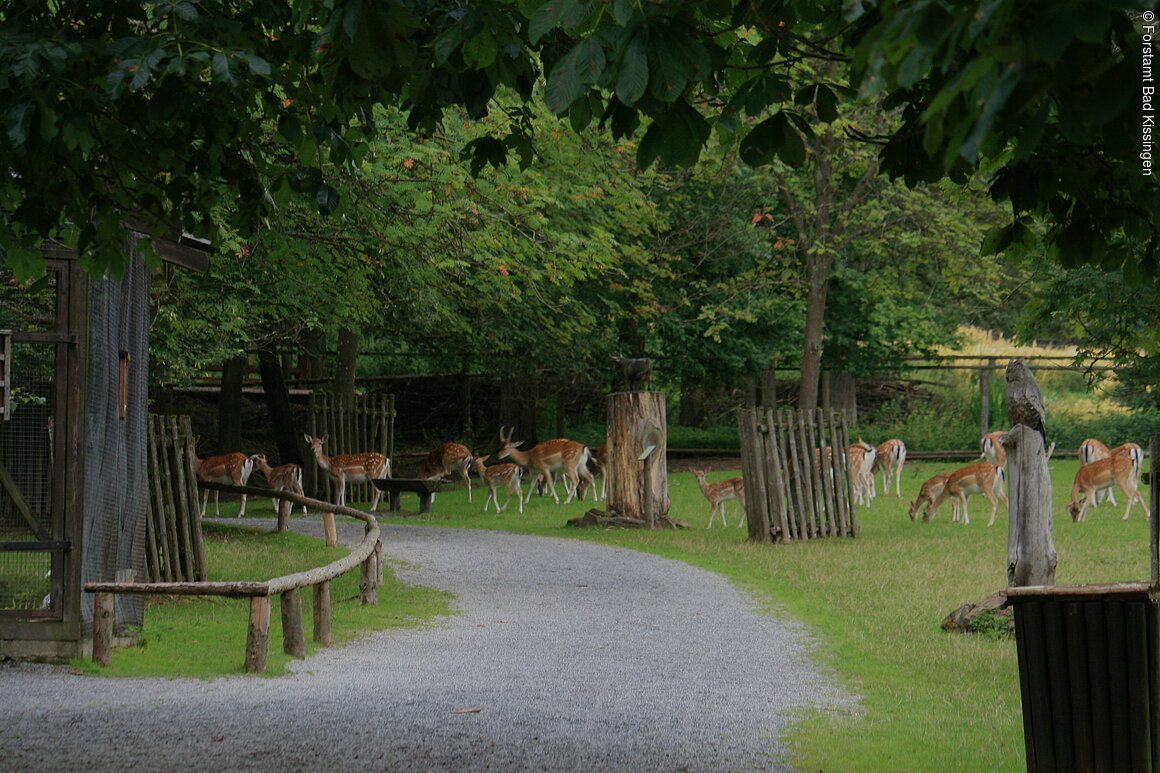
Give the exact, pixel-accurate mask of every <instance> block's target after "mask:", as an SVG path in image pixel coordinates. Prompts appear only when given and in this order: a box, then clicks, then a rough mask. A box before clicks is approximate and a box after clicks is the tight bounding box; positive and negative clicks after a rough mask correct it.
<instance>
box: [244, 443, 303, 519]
mask: <svg viewBox="0 0 1160 773" xmlns="http://www.w3.org/2000/svg"><path fill="white" fill-rule="evenodd" d="M250 459H251V460H252V461H253V462H254V469H255V470H257V471H258V472H260V473H262V475H264V476H265V477H266V482H267V483H269V484H270V488H272V489H274V490H275V491H289V492H290V493H291V494H297V495H298V496H300V497H302V496H306V494H305V493H304V492H303V491H302V467H301V466H299V465H297V464H294V463H293V462H290V463H288V464H280V465H278V466H277V467H271V466H270V463H269V462H267V461H266V455H265V454H254V455H253V456H251V457H250ZM273 501H274V512H275V513H277V512H279V508H280V505H281V500H279V499H274V500H273ZM290 509H291V510H293V509H294V508H293V507H291V508H290ZM302 514H303V515H306V505H302Z"/></svg>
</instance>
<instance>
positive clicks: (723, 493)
mask: <svg viewBox="0 0 1160 773" xmlns="http://www.w3.org/2000/svg"><path fill="white" fill-rule="evenodd" d="M706 474H707V471H706V470H693V475H695V476H696V477H697V483H698V484H699V485H700V486H701V493H702V494H704V495H705V499H708V500H709V525H708V526H707V527H705V528H707V529H712V528H713V519H714V518H715V517H716V516H717V513H720V514H721V525H722V526H725V527H728V526H729V524H728V523H727V522H726V521H725V503H726V502H727V501H729V500H730V499H736V500H737V503H738V504H739V505H741V518H740V519H738V522H737V528H739V529H740V528H741V527H742V526H744V525H745V478H743V477H741V476H740V475H738V476H737V477H735V478H729V479H728V480H719V481H716V482H715V483H708V482H706V480H705V475H706Z"/></svg>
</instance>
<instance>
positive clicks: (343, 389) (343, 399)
mask: <svg viewBox="0 0 1160 773" xmlns="http://www.w3.org/2000/svg"><path fill="white" fill-rule="evenodd" d="M358 348H359V337H358V333H356V332H354V331H353V330H351V329H350V328H347V327H343V328H339V330H338V357H337V359H336V362H335V368H334V396H335V399H336V400H337V402H338V407H339V410H340V416H341V417H342V419H341V429H339V432H338V435H339V437H338V438H337V441H338V442H337V443H335V444H334V445H332V446H330V453H331V454H334V453H336V452H338V451H342V452H343V453H355V452H356V451H357V449H354V448H349V447H348V444H349V443H351V442H352V434H353V426H352V424H351V419H352V417H353V416H354V377H355V365H356V363H357V361H358Z"/></svg>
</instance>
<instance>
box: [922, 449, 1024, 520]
mask: <svg viewBox="0 0 1160 773" xmlns="http://www.w3.org/2000/svg"><path fill="white" fill-rule="evenodd" d="M972 494H982V495H983V496H985V497H986V498H987V499H988V500H989V501H990V502H991V518H990V520H988V521H987V525H988V526H993V525H994V524H995V513H996V511H998V509H999V499H1002V500H1003V504H1007V493H1006V492H1005V491H1003V468H1002V467H1000V466H999V465H997V464H991V463H990V462H979V463H978V464H972V465H969V466H967V467H963V468H961V469H958V470H955V471H954V472H952V473H951V474H950V476H949V477H948V478H947V480H946V485H945V486H944V487H943V490H942V491H941V492H940V493H939V494H937V495H936V496H935V498H934V500H933V501H931V503H930V507H929V508H928V510H927V512H928V513H929V514H930V516H929V517H933V516H934V514H935V513H936V512H937V511H938V508H939V505H941V504H942V503H943V500H944V499H946V498H947V497H955V498H956V499H958V501H959V505H960V506H961V508H962V513H963V523H964V524H969V523H970V522H971V514H970V512H969V511H968V510H967V497H969V496H971V495H972ZM996 495H998V496H997V497H996ZM929 517H926V516H924V520H929Z"/></svg>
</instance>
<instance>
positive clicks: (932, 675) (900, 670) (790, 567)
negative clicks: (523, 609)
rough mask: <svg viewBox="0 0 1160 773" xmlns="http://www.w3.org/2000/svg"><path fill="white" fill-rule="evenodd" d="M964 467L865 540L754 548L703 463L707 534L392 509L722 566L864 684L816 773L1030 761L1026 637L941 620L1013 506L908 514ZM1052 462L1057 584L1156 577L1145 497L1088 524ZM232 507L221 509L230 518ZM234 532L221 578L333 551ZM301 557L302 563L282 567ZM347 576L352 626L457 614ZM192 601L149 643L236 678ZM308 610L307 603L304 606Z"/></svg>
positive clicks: (679, 489)
mask: <svg viewBox="0 0 1160 773" xmlns="http://www.w3.org/2000/svg"><path fill="white" fill-rule="evenodd" d="M956 466H958V465H953V464H917V463H910V464H907V466H906V470H905V473H904V478H903V497H902V498H898V497H895V496H888V495H880V496H879V497H878V499H877V500H875V502H874V504H873V505H872V506H871V507H869V508H860V509H859V522H860V526H861V534H860V535H859V537H858V538H857V539H841V538H834V539H827V540H816V541H811V542H805V543H800V544H794V545H756V544H751V543H749V542H747V541H746V540H745V538H744V532H743V530H739V529H737V528H735V524H736V516H737V512H738V511H737V503H736V502H729V503H727V507H728V515H729V519H730V526H729V528H727V529H722V528H720V527H719V526H717V527H715V528H714V529H712V530H706V529H705V528H704V526H705V524H706V523H707V522H708V514H709V505H708V503H707V502H706V501H705V499H704V498H703V497H702V495H701V493H700V490H699V488H698V487H697V483H696V480H695V479H694V478H693V476H692V474H690V473H677V474H674V475H672V476H671V477H670V486H671V488H670V496H671V502H672V509H671V512H670V514H671V515H672V516H674V517H676V518H679V519H683V520H685V521H687V522H689V523H690V524H692V525H693V526H694V527H695V528H693V529H687V530H681V531H675V532H672V531H666V532H640V531H630V530H608V531H603V530H578V529H573V528H570V527H567V526H566V525H565V524H566V521H567V520H568V519H569V518H572V517H575V516H578V515H581V514H582V513H583V512H584V511H585V510H586V509H588V508H589V507H592V506H593V505H592V503H591V501H589V502H586V503H585V504H579V503H573V504H571V505H568V506H566V507H565V506H557V505H555V504H553V503H552V501H551V499H547V498H534V499H533V501H532V503H531V504H530V506H529V507H528V509H527V511H526V512H525V513H524V514H523V515H520V514H519V513H517V512H516V510H515V507H514V505H513V506H512V507H511V508H510V509H509V510H508V511H507V512H505V513H503V514H502V515H496V514H495V513H494V512H489V513H487V514H485V513H483V498H484V493H483V491H481V490H480V488H479V487H478V485H477V486H476V489H475V502H474V503H473V504H471V505H469V504H468V503H467V497H466V493H465V492H464V491H463V490H462V489H461V488H459V487H458V486H456V485H455V484H448V485H447V487H446V490H445V491H444V492H442V493H440V494H439V496H438V497H437V500H436V503H435V512H434V513H432V514H429V515H426V516H421V517H417V516H416V517H409V518H400V519H385V520H391V521H396V520H397V521H398V522H400V523H408V524H415V525H432V526H450V527H470V528H483V529H504V530H510V531H517V532H522V533H528V534H539V535H547V536H555V537H570V538H582V539H589V540H593V541H598V542H603V543H608V544H615V545H618V546H624V547H628V548H634V549H638V550H644V551H649V552H654V553H658V554H661V555H664V556H668V557H672V558H675V559H679V560H682V561H686V562H688V563H690V564H695V565H697V566H701V567H704V568H707V569H710V570H712V571H716V572H719V573H721V574H723V575H725V576H727V577H729V578H730V579H731V580H733V581H734V582H735V583H736V584H737V586H738V587H739V588H741V589H743V590H744V591H745V592H746V593H748V594H749V595H750V596H751V597H752V598H753V599H754V602H755V604H756V605H757V606H758V607H759V608H760V609H763V610H768V613H769V614H773V615H782V614H784V615H790V616H792V617H794V618H796V619H798V620H801V621H803V622H805V623H807V624H808V625H809V626H810V627H811V629H812V632H813V633H814V634H815V636H816V640H817V642H816V659H817V661H818V663H819V665H820V666H821V667H822V668H823V669H825V670H827V671H828V672H830V673H832V674H833V676H834V678H835V679H837V680H839V681H840V682H841V683H843V684H844V685H846V686H847V687H848V688H849V689H850V690H852V691H854V692H856V693H857V694H859V695H860V696H861V698H862V701H861V710H860V711H859V712H858V713H856V714H851V715H848V716H841V717H824V716H815V717H804V718H802V719H801V720H800V721H799V722H798V723H797V724H796V726H795V728H794V730H793V732H792V735H791V737H790V738H789V741H790V743H791V746H792V753H793V761H794V762H795V764H797V765H798V766H799V767H800V768H801V769H803V770H809V771H841V772H843V773H845V772H847V771H850V772H852V771H928V770H932V771H933V770H939V771H945V770H961V771H981V770H987V771H1002V770H1010V771H1016V770H1024V769H1025V764H1024V750H1023V734H1022V715H1021V709H1020V702H1019V681H1018V671H1017V663H1016V654H1015V642H1014V640H1013V639H1011V638H1005V637H998V638H996V637H988V636H978V635H961V634H951V633H947V632H944V631H943V630H941V628H940V627H939V623H940V622H941V621H942V619H943V617H944V616H945V615H946V614H947V613H949V612H950V611H952V610H953V609H955V608H957V607H959V606H960V605H962V604H964V603H968V602H973V601H978V600H980V599H982V598H983V597H985V596H987V595H988V594H990V593H991V592H992V591H995V590H998V589H1000V588H1002V587H1004V586H1005V584H1006V569H1005V566H1006V560H1007V513H1006V510H1005V508H1004V507H1003V506H1002V505H1000V509H999V516H998V518H997V519H996V523H995V525H994V526H993V527H991V528H987V526H986V514H987V512H988V510H989V505H988V504H987V503H986V501H985V500H984V499H982V498H981V497H974V498H972V501H971V512H972V522H971V524H970V525H969V526H964V525H963V524H958V523H951V522H950V506H949V503H944V505H943V507H942V508H941V509H940V511H939V513H938V514H937V516H936V517H935V519H934V520H933V521H932V522H930V523H922V522H917V523H916V522H912V521H910V520H909V519H908V518H907V515H906V510H907V506H908V504H909V502H910V499H911V498H913V496H914V495H915V493H916V492H917V490H918V488H919V486H920V485H921V483H922V481H923V480H925V479H926V478H927V477H929V476H930V475H933V474H935V473H936V472H941V471H944V470H948V469H953V468H955V467H956ZM1051 466H1052V476H1053V481H1054V513H1055V544H1056V549H1057V551H1058V554H1059V568H1058V573H1057V581H1058V582H1059V583H1061V584H1072V583H1087V582H1112V581H1121V580H1141V579H1147V578H1148V572H1149V559H1148V525H1147V522H1146V521H1145V520H1144V518H1143V514H1142V512H1141V511H1140V510H1139V508H1138V507H1137V508H1135V509H1134V510H1133V513H1132V517H1131V518H1130V519H1129V520H1128V521H1121V520H1120V514H1121V513H1122V510H1123V500H1122V498H1121V504H1120V505H1119V506H1118V507H1115V508H1113V507H1111V506H1109V505H1105V506H1101V507H1099V508H1097V509H1095V510H1094V511H1092V512H1090V513H1089V515H1088V520H1087V522H1085V523H1082V524H1073V523H1072V522H1071V520H1070V518H1069V517H1068V516H1067V514H1066V510H1065V508H1066V505H1067V501H1068V492H1069V489H1070V486H1071V480H1072V477H1073V476H1074V474H1075V470H1076V466H1077V465H1076V462H1075V461H1073V460H1055V461H1053V463H1052V465H1051ZM732 474H736V472H732V473H729V472H715V473H712V474H710V476H709V479H710V480H719V479H721V478H724V477H729V476H730V475H732ZM1145 496H1147V491H1146V490H1145ZM364 504H365V503H364ZM403 504H404V507H411V508H413V507H416V498H415V497H414V496H408V495H404V501H403ZM225 507H226V506H225V505H224V504H223V512H224V510H225ZM233 507H236V505H233ZM269 508H270V504H269V502H268V501H261V500H251V508H250V509H251V513H252V514H253V515H254V516H269V515H270V514H271V513H270V512H269ZM243 522H244V521H243ZM227 535H228V532H226V534H225V535H223V534H221V533H219V534H218V535H217V536H215V537H212V539H211V545H212V547H211V552H210V555H211V560H212V562H213V565H214V569H213V577H212V579H259V578H262V577H264V576H273V574H276V573H282V571H281V570H279V571H277V572H269V571H266V573H265V575H264V574H263V570H261V569H259V568H258V567H257V566H255V565H254V563H255V562H254V561H253V560H252V555H253V554H254V553H261V552H262V551H272V552H274V553H276V554H278V555H279V556H282V555H283V554H284V553H285V552H286V550H287V546H299V545H301V546H302V549H303V550H304V551H306V553H307V554H309V555H308V556H304V557H303V559H302V560H303V561H306V562H307V563H309V561H310V560H314V561H315V562H317V559H318V557H319V556H320V555H323V554H322V553H320V552H319V551H320V550H321V551H326V550H327V549H325V548H319V546H318V543H317V541H316V540H309V539H305V538H299V537H295V536H294V535H270V534H265V535H257V536H248V537H244V538H243V537H231V536H227ZM235 541H236V542H237V545H236V546H235V544H234V543H235ZM331 550H334V551H337V552H335V553H334V555H338V554H340V553H341V550H340V549H331ZM223 554H228V555H230V556H232V557H231V558H229V559H228V560H226V559H223V558H221V556H222V555H223ZM325 555H326V556H329V555H331V554H330V553H325ZM283 557H284V556H283ZM311 557H313V558H311ZM325 560H332V559H331V558H325ZM267 568H268V567H267ZM298 568H302V567H300V566H293V567H290V568H288V569H286V570H285V571H294V570H296V569H298ZM251 570H252V571H251ZM388 574H389V572H388ZM348 582H350V583H351V586H350V587H349V588H347V589H345V590H338V589H336V590H335V592H334V594H333V595H334V598H335V599H336V600H340V599H341V600H344V601H343V603H342V604H340V605H338V606H336V609H335V613H334V620H335V624H336V626H337V625H339V624H340V623H341V624H342V625H343V626H344V627H345V633H343V634H341V635H340V638H343V637H345V638H349V637H350V636H354V635H357V633H358V631H360V630H369V629H373V628H380V627H383V626H385V625H393V624H415V622H416V621H421V620H425V619H429V618H430V617H431V616H433V615H437V614H445V613H446V609H447V604H446V597H445V594H440V593H437V592H433V591H430V590H427V589H415V588H408V587H405V586H398V585H394V584H391V580H390V578H389V577H388V581H387V585H386V586H384V588H383V589H382V590H381V591H380V605H379V607H378V608H365V607H359V605H358V602H357V588H356V587H355V584H356V583H357V573H353V574H352V575H350V576H349V578H348ZM186 605H188V606H190V607H194V606H197V607H200V606H202V605H203V604H202V602H200V601H199V602H196V603H194V602H188V601H182V602H176V603H163V604H160V605H158V606H154V607H152V608H151V609H150V610H149V613H148V614H147V617H146V628H145V631H144V635H145V641H146V646H145V647H144V648H143V651H154V652H156V651H157V650H160V649H161V648H162V647H168V648H170V650H167V651H168V652H170V654H169V655H168V657H170V658H188V657H189V655H190V652H191V651H192V650H194V649H196V647H200V646H201V645H202V643H203V642H202V641H201V640H206V639H212V640H217V639H219V638H220V639H221V640H222V641H225V640H226V639H227V638H232V639H233V640H234V641H232V642H231V643H229V644H228V645H226V644H220V643H218V644H215V646H216V648H217V649H215V650H212V651H211V650H207V651H206V654H204V655H199V656H197V659H199V660H200V659H204V660H206V661H207V667H206V669H205V670H203V671H202V670H192V666H189V668H191V672H192V673H199V674H201V673H204V674H206V675H212V674H213V673H214V671H213V668H212V665H210V664H209V663H208V662H209V661H212V660H214V659H221V658H224V659H225V662H227V663H229V664H235V665H231V667H230V668H231V673H234V672H237V673H240V672H241V653H242V649H243V647H244V638H245V620H246V606H245V604H244V602H238V601H220V602H218V603H209V604H205V605H204V606H206V607H208V609H205V610H202V611H199V612H198V613H197V614H198V618H197V622H196V624H195V628H194V629H195V630H196V631H197V632H198V634H197V637H196V638H197V639H198V640H199V641H197V642H195V643H190V642H186V641H183V638H184V637H186V636H187V635H188V631H189V630H191V629H190V627H189V623H188V622H186V620H187V616H188V615H190V614H191V610H190V609H186V608H185V607H186ZM308 606H309V605H308V604H304V608H305V607H308ZM226 607H229V611H228V612H227V611H224V608H226ZM304 611H305V610H304ZM171 613H174V614H171ZM169 616H171V617H172V621H171V622H169V620H170V617H169ZM219 618H220V619H219ZM273 618H274V620H273V622H272V625H271V642H272V643H275V642H277V641H279V639H280V636H281V633H280V631H276V628H277V613H276V612H275V614H274V616H273ZM307 625H309V621H307ZM171 631H172V632H171ZM721 637H722V646H723V648H724V651H726V652H729V650H728V643H729V634H728V631H723V632H722V634H721ZM195 645H196V647H195ZM279 649H280V648H278V647H277V646H276V645H274V646H271V650H270V673H278V672H279V669H281V668H283V667H284V664H285V656H282V655H281V654H280V653H277V652H276V651H277V650H279ZM755 655H756V656H757V657H760V658H763V659H764V662H762V663H756V664H754V668H773V669H776V668H777V667H778V661H779V653H778V652H775V651H770V652H768V653H750V652H732V653H729V656H730V657H737V658H742V657H754V656H755ZM135 657H138V656H137V655H134V651H132V650H118V651H117V652H116V653H115V654H114V657H113V662H114V665H113V667H112V670H111V673H124V674H129V673H137V672H135V671H134V670H133V668H134V666H133V660H134V658H135ZM142 657H143V656H142ZM183 662H184V661H183ZM173 668H174V667H171V673H172V672H173ZM183 668H186V666H177V667H176V671H177V672H181V671H182V669H183ZM142 673H149V672H148V671H147V670H145V671H142ZM218 673H220V666H219V671H218ZM754 709H755V710H760V709H761V707H760V706H755V707H754Z"/></svg>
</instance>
